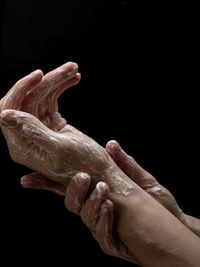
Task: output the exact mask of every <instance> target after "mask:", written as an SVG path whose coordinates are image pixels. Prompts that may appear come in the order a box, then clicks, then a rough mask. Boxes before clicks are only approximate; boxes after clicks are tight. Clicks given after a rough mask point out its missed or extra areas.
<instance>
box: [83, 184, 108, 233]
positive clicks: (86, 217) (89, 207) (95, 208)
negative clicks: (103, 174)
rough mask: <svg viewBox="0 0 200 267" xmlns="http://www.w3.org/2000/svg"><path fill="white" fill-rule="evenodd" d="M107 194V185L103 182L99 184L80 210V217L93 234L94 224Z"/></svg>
mask: <svg viewBox="0 0 200 267" xmlns="http://www.w3.org/2000/svg"><path fill="white" fill-rule="evenodd" d="M108 194H109V187H108V185H107V184H105V183H104V182H99V183H98V184H97V185H96V188H95V189H94V190H93V192H92V193H91V195H90V197H89V198H88V199H87V201H86V202H85V205H84V206H83V208H82V209H81V212H80V216H81V218H82V220H83V222H84V223H85V225H86V226H87V227H88V228H89V229H90V231H91V232H93V233H95V228H96V223H97V221H98V219H99V214H100V209H101V204H102V202H103V200H104V199H105V198H106V197H107V196H108Z"/></svg>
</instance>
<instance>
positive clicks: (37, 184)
mask: <svg viewBox="0 0 200 267" xmlns="http://www.w3.org/2000/svg"><path fill="white" fill-rule="evenodd" d="M21 185H22V187H24V188H31V189H43V190H48V191H51V192H53V193H56V194H58V195H61V196H65V191H66V187H65V186H64V185H63V184H60V183H58V182H55V181H53V180H50V179H49V178H47V177H45V176H43V175H42V174H39V173H36V172H35V173H30V174H27V175H24V176H23V177H22V178H21Z"/></svg>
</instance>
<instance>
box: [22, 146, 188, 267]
mask: <svg viewBox="0 0 200 267" xmlns="http://www.w3.org/2000/svg"><path fill="white" fill-rule="evenodd" d="M106 151H107V152H108V153H109V154H110V156H111V157H112V158H113V159H114V160H115V162H116V163H117V164H118V166H119V167H120V168H121V169H122V170H123V171H124V172H125V173H126V174H127V176H129V177H130V178H131V179H132V180H133V181H134V182H135V183H136V184H137V185H139V186H140V187H141V188H142V189H143V190H144V191H146V192H147V193H148V194H150V195H151V196H152V197H153V198H154V199H156V200H157V201H158V202H159V203H160V204H162V205H163V206H164V207H165V208H167V209H168V210H169V211H170V212H171V213H172V214H173V215H174V216H176V217H177V218H178V219H179V220H180V221H182V222H183V221H184V218H183V216H184V215H183V213H182V211H181V210H180V209H179V207H178V204H177V202H176V200H175V198H174V197H173V195H172V194H171V193H170V192H169V191H168V190H167V189H166V188H164V187H163V186H162V185H160V184H159V183H158V181H157V180H156V179H155V178H154V177H153V176H152V175H151V174H150V173H148V172H147V171H145V170H144V169H143V168H141V167H140V166H139V165H138V164H137V163H136V161H135V160H134V159H133V158H132V157H131V156H128V155H127V154H126V153H125V152H124V151H123V150H122V149H121V147H120V145H119V144H118V143H117V142H116V141H110V142H108V143H107V145H106ZM21 183H22V186H23V187H25V188H35V189H48V190H50V191H52V192H55V193H58V194H60V195H63V196H64V195H66V196H65V204H66V207H67V209H68V210H69V211H70V212H73V213H75V214H77V215H80V216H81V218H82V220H83V222H84V223H85V225H86V226H87V227H88V228H89V229H90V231H91V233H92V235H93V236H94V238H95V239H96V240H97V242H98V243H99V245H100V246H101V248H102V250H103V251H104V252H105V253H106V254H107V255H111V256H115V257H119V258H122V259H125V260H128V261H131V262H136V260H135V259H134V256H133V255H131V254H130V252H129V251H128V249H127V247H126V246H125V245H124V244H123V243H122V242H121V241H120V239H119V238H118V237H117V233H116V231H115V229H113V223H114V216H113V203H112V201H111V200H109V187H108V185H107V184H106V183H99V184H97V186H96V189H95V190H94V191H93V193H91V195H90V197H89V198H88V189H89V185H90V177H89V176H88V175H86V174H78V175H77V176H75V177H74V178H73V179H72V181H71V182H70V184H69V186H68V188H67V191H66V187H65V186H63V185H61V184H59V183H52V181H50V180H49V179H48V178H46V177H44V176H42V175H38V174H33V175H31V176H24V177H23V178H22V179H21Z"/></svg>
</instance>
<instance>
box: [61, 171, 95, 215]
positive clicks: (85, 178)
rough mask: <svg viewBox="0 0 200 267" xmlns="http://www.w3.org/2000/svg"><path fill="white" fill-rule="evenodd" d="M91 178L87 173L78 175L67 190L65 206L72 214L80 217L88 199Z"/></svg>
mask: <svg viewBox="0 0 200 267" xmlns="http://www.w3.org/2000/svg"><path fill="white" fill-rule="evenodd" d="M90 182H91V178H90V176H89V175H88V174H87V173H81V172H80V173H77V174H76V175H75V176H74V177H73V179H72V180H71V182H70V183H69V185H68V187H67V190H66V197H65V206H66V208H67V209H68V210H69V211H70V212H74V213H75V214H77V215H79V214H80V210H81V208H82V206H83V205H84V202H85V200H86V198H87V193H88V190H89V187H90Z"/></svg>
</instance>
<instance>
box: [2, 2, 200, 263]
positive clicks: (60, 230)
mask: <svg viewBox="0 0 200 267" xmlns="http://www.w3.org/2000/svg"><path fill="white" fill-rule="evenodd" d="M132 2H134V1H132ZM196 10H197V8H196V7H195V6H192V5H190V6H188V4H187V5H184V4H183V3H181V4H176V5H175V4H169V3H168V4H164V3H163V4H162V5H161V4H152V3H148V4H147V3H145V2H142V3H141V4H140V5H139V4H135V3H131V1H125V0H124V1H123V0H116V1H114V0H107V1H102V0H101V1H100V0H99V1H97V0H94V1H81V0H79V1H78V0H73V1H67V0H66V1H59V0H58V1H54V2H51V1H39V0H34V1H33V0H29V1H25V0H20V1H19V0H18V1H11V0H7V1H1V55H0V64H1V89H0V97H3V96H4V95H5V93H6V92H7V91H8V90H9V89H10V88H11V86H12V85H13V84H14V83H15V82H16V81H17V80H18V79H20V78H21V77H23V76H25V75H26V74H28V73H29V72H31V71H33V70H35V69H38V68H40V69H42V70H43V72H44V73H46V72H48V71H50V70H52V69H54V68H56V67H58V66H59V65H61V64H63V63H65V62H67V61H74V62H77V63H78V65H79V70H80V72H81V74H82V79H81V82H80V84H79V85H77V86H76V87H73V88H71V89H69V90H68V91H67V92H65V93H64V95H63V96H62V98H61V99H60V100H59V103H60V112H61V113H62V115H63V116H64V117H66V118H67V120H68V122H69V123H70V124H72V125H73V126H75V127H77V128H78V129H79V130H81V131H83V132H84V133H85V134H87V135H89V136H91V137H93V138H94V139H95V140H96V141H97V142H99V143H100V144H101V145H103V146H105V144H106V142H107V141H108V140H111V139H116V140H117V141H118V142H119V143H120V144H121V145H122V147H123V149H124V150H125V151H127V152H128V153H129V154H131V155H132V156H133V157H135V159H136V160H137V161H138V162H139V163H140V164H141V165H142V166H143V167H144V168H145V169H147V170H148V171H149V172H150V173H152V174H153V175H154V176H155V177H156V178H157V179H158V180H159V181H160V183H161V184H163V185H164V186H166V187H167V188H168V189H169V190H170V191H171V192H172V193H173V194H174V196H175V197H176V199H177V201H178V203H179V205H180V207H181V208H182V210H183V211H184V212H185V213H188V214H190V215H193V216H197V217H200V211H199V205H198V203H199V201H198V199H199V188H198V180H199V153H198V152H199V138H198V137H199V130H198V124H199V118H198V108H199V107H198V106H199V103H198V94H197V93H198V89H199V82H198V78H199V73H198V72H197V69H198V68H197V66H198V65H199V57H198V56H197V55H198V49H197V47H198V43H197V40H198V34H199V33H198V29H197V15H196ZM0 151H1V188H2V190H1V195H2V201H1V203H2V205H1V207H2V212H1V224H2V228H1V229H2V234H4V232H5V235H4V237H3V238H2V245H3V247H4V248H3V255H5V258H6V259H7V262H10V261H11V260H13V258H15V261H16V263H28V262H30V263H43V264H49V263H55V265H56V266H60V265H61V264H66V265H70V264H69V262H72V261H73V264H74V265H76V264H78V263H79V261H80V260H81V262H82V263H83V264H84V265H85V264H87V265H88V266H97V265H101V264H115V266H133V265H131V264H130V263H127V262H125V261H122V260H120V259H115V258H112V257H108V256H106V255H104V254H103V252H101V250H100V248H99V246H98V244H97V243H96V242H95V241H94V240H93V238H92V237H91V236H90V234H89V231H88V230H87V229H86V227H85V226H84V225H83V224H82V223H81V220H80V219H79V218H78V217H77V216H75V215H73V214H70V213H68V212H67V211H66V209H65V207H64V204H63V198H62V197H60V196H56V195H54V194H53V193H50V192H44V191H42V192H41V191H34V190H25V189H22V188H21V186H20V183H19V180H20V177H21V176H23V175H24V174H25V173H28V172H29V170H27V169H26V168H25V167H22V166H19V165H16V164H15V163H13V162H12V161H11V159H10V157H9V155H8V151H7V147H6V144H5V141H4V138H3V136H1V140H0ZM14 253H16V254H15V256H12V255H14Z"/></svg>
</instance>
